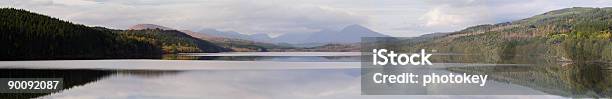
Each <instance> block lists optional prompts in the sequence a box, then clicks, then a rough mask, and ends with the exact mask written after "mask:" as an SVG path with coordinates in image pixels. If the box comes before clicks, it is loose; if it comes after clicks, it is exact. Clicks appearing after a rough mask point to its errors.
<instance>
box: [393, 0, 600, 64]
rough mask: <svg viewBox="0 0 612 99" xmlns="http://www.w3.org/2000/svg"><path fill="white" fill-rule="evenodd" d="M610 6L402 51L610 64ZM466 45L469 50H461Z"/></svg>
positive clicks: (468, 32)
mask: <svg viewBox="0 0 612 99" xmlns="http://www.w3.org/2000/svg"><path fill="white" fill-rule="evenodd" d="M611 31H612V8H585V7H574V8H566V9H560V10H554V11H550V12H546V13H543V14H540V15H536V16H533V17H529V18H525V19H521V20H516V21H512V22H503V23H498V24H485V25H477V26H473V27H468V28H466V29H463V30H460V31H456V32H451V33H449V34H446V35H442V36H440V37H436V38H435V39H431V40H428V41H425V42H420V43H418V44H413V43H406V44H413V45H402V46H410V47H406V48H404V49H407V50H415V49H414V48H419V49H420V48H426V49H432V50H437V51H439V52H454V53H467V54H478V55H485V56H483V59H484V60H483V61H488V62H504V61H509V60H522V59H528V58H526V57H527V56H537V57H542V59H543V58H547V57H556V58H558V60H563V61H603V62H606V61H607V62H609V61H612V43H611V42H612V33H611ZM466 45H469V46H466Z"/></svg>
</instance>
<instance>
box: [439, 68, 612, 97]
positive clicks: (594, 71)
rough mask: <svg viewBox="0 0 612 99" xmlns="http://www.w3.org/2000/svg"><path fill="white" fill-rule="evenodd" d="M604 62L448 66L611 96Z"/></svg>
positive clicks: (548, 89)
mask: <svg viewBox="0 0 612 99" xmlns="http://www.w3.org/2000/svg"><path fill="white" fill-rule="evenodd" d="M610 67H611V65H610V64H604V63H564V64H538V65H536V66H496V67H491V66H489V67H453V68H449V69H448V70H450V71H453V72H465V73H470V74H488V75H489V76H490V77H491V79H494V80H496V81H498V82H506V83H512V84H517V85H521V86H526V87H529V88H532V89H535V90H539V91H542V92H545V93H547V94H552V95H559V96H564V97H578V98H585V97H600V98H605V97H610V96H612V71H611V70H610V69H606V68H610Z"/></svg>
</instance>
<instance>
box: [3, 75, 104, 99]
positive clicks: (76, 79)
mask: <svg viewBox="0 0 612 99" xmlns="http://www.w3.org/2000/svg"><path fill="white" fill-rule="evenodd" d="M110 74H112V72H111V71H102V70H81V69H62V70H59V69H58V70H48V69H47V70H44V69H0V78H63V80H64V82H63V84H64V89H62V90H66V89H70V88H73V87H75V86H79V85H84V84H87V83H90V82H94V81H97V80H99V79H100V78H102V77H105V76H108V75H110ZM47 94H50V93H2V94H0V98H2V99H22V98H35V97H39V96H44V95H47Z"/></svg>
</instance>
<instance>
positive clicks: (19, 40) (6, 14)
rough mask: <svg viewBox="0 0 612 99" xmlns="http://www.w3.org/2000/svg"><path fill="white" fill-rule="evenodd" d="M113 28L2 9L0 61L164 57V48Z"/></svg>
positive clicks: (19, 10) (0, 20) (0, 12)
mask: <svg viewBox="0 0 612 99" xmlns="http://www.w3.org/2000/svg"><path fill="white" fill-rule="evenodd" d="M113 31H115V30H110V29H106V28H102V27H88V26H84V25H80V24H73V23H70V22H68V21H63V20H59V19H57V18H52V17H49V16H45V15H41V14H36V13H32V12H29V11H26V10H21V9H13V8H0V35H2V36H0V46H2V48H1V49H0V60H20V59H101V58H155V57H161V49H160V47H158V46H154V45H152V44H150V43H147V42H143V41H139V40H137V39H131V38H126V37H124V36H122V35H118V34H116V33H113Z"/></svg>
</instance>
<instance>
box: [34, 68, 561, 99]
mask: <svg viewBox="0 0 612 99" xmlns="http://www.w3.org/2000/svg"><path fill="white" fill-rule="evenodd" d="M406 97H408V98H558V97H553V96H444V95H433V96H419V95H393V96H384V95H367V96H366V95H360V77H359V69H334V70H225V71H220V70H218V71H186V72H182V73H178V74H176V75H165V76H160V77H157V78H146V77H145V78H143V77H139V76H130V75H115V76H110V77H108V78H107V79H103V80H100V81H98V82H92V83H90V84H87V85H85V86H81V87H75V88H73V89H70V90H64V91H62V92H61V93H56V94H51V95H49V96H45V97H42V98H60V99H126V98H127V99H151V98H163V99H167V98H181V99H185V98H186V99H192V98H193V99H227V98H230V99H236V98H239V99H242V98H248V99H338V98H351V99H360V98H406Z"/></svg>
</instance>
